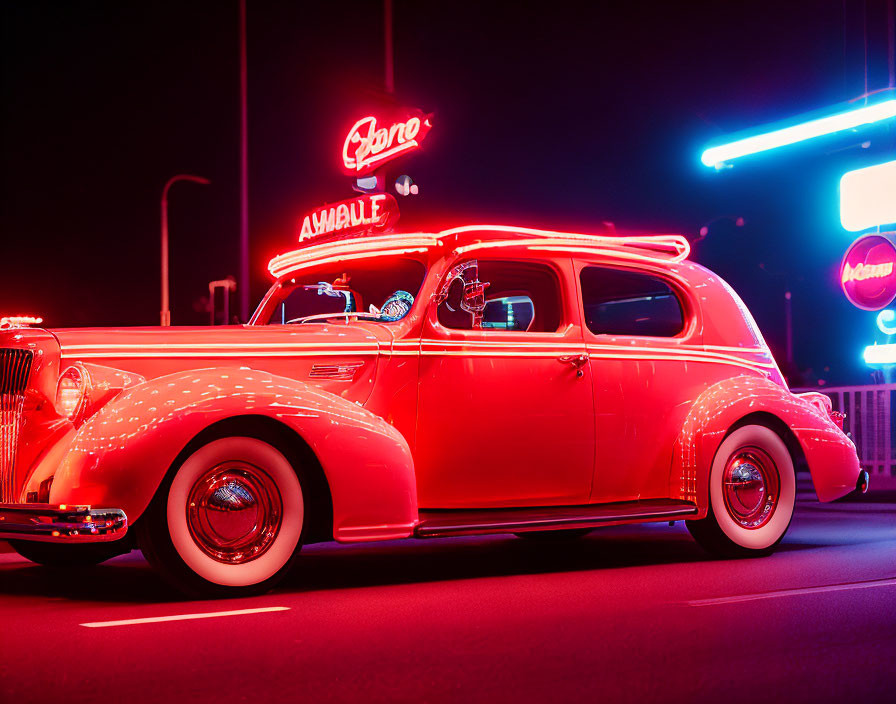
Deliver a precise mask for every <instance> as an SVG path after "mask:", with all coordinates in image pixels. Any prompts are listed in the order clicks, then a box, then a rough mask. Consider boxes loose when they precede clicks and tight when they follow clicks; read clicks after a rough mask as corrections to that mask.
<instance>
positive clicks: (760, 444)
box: [687, 425, 796, 557]
mask: <svg viewBox="0 0 896 704" xmlns="http://www.w3.org/2000/svg"><path fill="white" fill-rule="evenodd" d="M795 500H796V474H795V472H794V468H793V460H792V459H791V456H790V451H789V450H788V449H787V445H786V444H785V443H784V441H783V440H782V439H781V436H780V435H778V434H777V433H776V432H775V431H774V430H772V429H771V428H769V427H766V426H764V425H745V426H742V427H740V428H737V429H736V430H734V431H732V432H731V433H729V434H728V436H727V437H726V438H725V439H724V440H723V441H722V444H721V445H720V446H719V449H718V450H717V451H716V455H715V458H714V459H713V463H712V468H711V470H710V476H709V512H708V514H707V516H706V518H704V519H702V520H699V521H688V522H687V526H688V529H689V530H690V532H691V534H692V535H693V536H694V538H695V539H696V540H697V542H699V543H700V544H701V545H702V546H703V547H704V548H706V549H707V550H709V551H710V552H712V553H714V554H717V555H721V556H724V557H741V556H750V555H757V556H758V555H764V554H768V553H770V552H772V551H773V550H774V548H775V547H776V546H777V545H778V543H780V542H781V540H782V538H783V537H784V534H785V533H786V532H787V528H788V527H789V526H790V521H791V519H792V518H793V508H794V502H795Z"/></svg>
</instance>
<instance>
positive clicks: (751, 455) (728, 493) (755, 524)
mask: <svg viewBox="0 0 896 704" xmlns="http://www.w3.org/2000/svg"><path fill="white" fill-rule="evenodd" d="M780 492H781V483H780V480H779V477H778V468H777V466H776V465H775V462H774V460H772V458H771V457H770V456H769V455H768V453H766V452H765V451H764V450H761V449H760V448H758V447H742V448H740V449H739V450H737V452H735V453H734V454H733V455H731V457H730V459H729V460H728V463H727V464H726V465H725V471H724V474H723V476H722V495H723V497H724V499H725V508H726V509H727V511H728V515H729V516H731V518H733V519H734V520H735V521H736V522H737V523H738V524H740V525H741V526H743V527H744V528H751V529H752V528H760V527H762V526H764V525H765V524H766V523H768V522H769V520H771V517H772V514H774V512H775V507H776V506H777V504H778V499H779V496H780Z"/></svg>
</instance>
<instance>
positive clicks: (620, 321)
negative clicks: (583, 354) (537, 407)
mask: <svg viewBox="0 0 896 704" xmlns="http://www.w3.org/2000/svg"><path fill="white" fill-rule="evenodd" d="M575 266H576V272H577V277H578V281H579V283H580V293H581V301H582V322H583V325H582V329H583V333H584V336H585V343H586V347H587V351H588V354H589V365H590V366H591V369H592V374H593V377H594V403H595V437H596V445H597V447H596V462H595V470H594V490H593V492H592V497H591V501H592V502H593V503H604V502H613V501H633V500H638V499H651V498H666V497H668V496H670V484H669V482H670V475H669V469H670V466H671V461H672V451H673V447H674V445H675V441H676V439H677V437H678V435H679V433H680V432H681V428H682V424H683V423H684V419H685V417H686V416H687V413H688V411H689V410H690V408H691V404H692V403H693V390H694V389H701V388H703V386H702V381H703V379H704V373H705V363H704V362H703V361H702V358H701V357H700V356H699V355H700V352H699V351H698V350H700V349H701V342H702V338H701V336H700V332H699V326H698V324H697V320H696V317H695V315H696V313H695V311H696V307H695V306H693V305H691V304H690V303H689V299H688V297H687V295H686V293H685V289H684V286H683V285H681V283H680V282H677V281H676V280H675V279H674V278H673V277H672V276H671V275H669V274H668V273H664V272H660V271H652V270H644V269H640V268H634V267H631V266H620V265H613V264H603V263H588V262H576V264H575Z"/></svg>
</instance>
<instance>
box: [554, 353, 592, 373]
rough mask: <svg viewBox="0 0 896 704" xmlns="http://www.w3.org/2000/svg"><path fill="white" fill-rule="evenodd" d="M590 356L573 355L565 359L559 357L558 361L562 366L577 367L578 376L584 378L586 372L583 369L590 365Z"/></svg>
mask: <svg viewBox="0 0 896 704" xmlns="http://www.w3.org/2000/svg"><path fill="white" fill-rule="evenodd" d="M588 359H589V357H588V355H587V354H571V355H566V356H565V357H557V361H558V362H561V363H562V364H571V365H572V366H573V367H575V370H576V376H577V377H582V376H584V375H585V372H584V371H582V367H584V366H585V365H586V364H588Z"/></svg>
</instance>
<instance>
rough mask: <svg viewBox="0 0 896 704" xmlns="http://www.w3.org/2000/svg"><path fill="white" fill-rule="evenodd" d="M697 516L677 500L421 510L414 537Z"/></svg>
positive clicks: (694, 508)
mask: <svg viewBox="0 0 896 704" xmlns="http://www.w3.org/2000/svg"><path fill="white" fill-rule="evenodd" d="M696 513H697V506H696V505H695V504H693V503H691V502H690V501H676V500H673V499H654V500H650V501H621V502H619V503H612V504H593V505H589V506H556V507H551V506H540V507H537V508H491V509H472V510H468V509H440V510H434V509H431V510H422V511H420V522H419V523H418V524H417V527H416V528H415V529H414V537H417V538H442V537H447V536H450V535H480V534H482V533H522V532H526V531H533V530H561V529H563V528H597V527H598V526H605V525H611V524H614V523H645V522H648V521H668V520H672V519H675V518H683V517H685V516H693V515H694V514H696Z"/></svg>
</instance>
